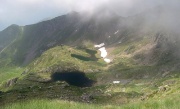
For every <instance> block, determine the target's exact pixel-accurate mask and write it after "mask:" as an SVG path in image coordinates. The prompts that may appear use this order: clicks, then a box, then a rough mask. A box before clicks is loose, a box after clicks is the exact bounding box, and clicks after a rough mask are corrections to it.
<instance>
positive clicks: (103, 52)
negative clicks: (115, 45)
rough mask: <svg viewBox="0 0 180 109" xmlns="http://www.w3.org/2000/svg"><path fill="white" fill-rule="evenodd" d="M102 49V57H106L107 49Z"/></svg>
mask: <svg viewBox="0 0 180 109" xmlns="http://www.w3.org/2000/svg"><path fill="white" fill-rule="evenodd" d="M99 51H101V57H103V58H105V57H106V56H107V51H106V48H105V47H102V48H100V49H99Z"/></svg>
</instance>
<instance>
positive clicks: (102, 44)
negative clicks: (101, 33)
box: [94, 43, 105, 48]
mask: <svg viewBox="0 0 180 109" xmlns="http://www.w3.org/2000/svg"><path fill="white" fill-rule="evenodd" d="M104 45H105V44H104V43H101V44H99V45H94V47H96V48H101V47H102V46H104Z"/></svg>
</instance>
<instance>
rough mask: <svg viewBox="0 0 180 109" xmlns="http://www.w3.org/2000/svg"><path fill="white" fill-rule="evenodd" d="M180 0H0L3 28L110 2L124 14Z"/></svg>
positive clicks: (175, 3)
mask: <svg viewBox="0 0 180 109" xmlns="http://www.w3.org/2000/svg"><path fill="white" fill-rule="evenodd" d="M179 4H180V2H179V1H178V0H173V1H170V0H51V1H49V0H0V16H1V17H0V30H2V29H4V28H5V27H7V26H9V25H11V24H18V25H26V24H32V23H36V22H39V21H41V20H43V19H46V18H53V17H56V16H60V15H62V14H66V13H68V12H70V11H78V12H81V11H84V12H85V11H86V12H87V11H89V12H94V11H95V10H96V9H97V7H100V6H107V7H109V8H111V9H113V10H114V11H116V13H118V14H119V15H120V16H130V15H133V14H136V13H139V12H142V11H144V10H146V9H148V8H153V7H155V6H158V5H164V6H167V7H172V6H177V7H178V5H179ZM2 23H3V24H2Z"/></svg>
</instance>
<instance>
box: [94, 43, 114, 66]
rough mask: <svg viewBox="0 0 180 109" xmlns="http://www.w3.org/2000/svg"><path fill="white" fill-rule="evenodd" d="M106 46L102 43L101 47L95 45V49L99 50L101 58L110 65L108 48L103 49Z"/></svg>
mask: <svg viewBox="0 0 180 109" xmlns="http://www.w3.org/2000/svg"><path fill="white" fill-rule="evenodd" d="M104 45H105V44H104V43H101V44H99V45H94V47H96V48H99V49H98V50H99V51H100V52H101V57H102V58H103V59H104V61H105V62H106V63H110V62H111V60H110V59H108V58H106V56H107V51H106V48H105V47H103V46H104Z"/></svg>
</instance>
